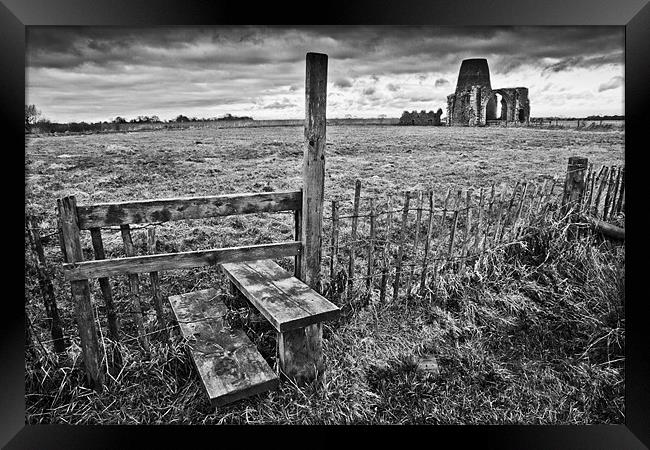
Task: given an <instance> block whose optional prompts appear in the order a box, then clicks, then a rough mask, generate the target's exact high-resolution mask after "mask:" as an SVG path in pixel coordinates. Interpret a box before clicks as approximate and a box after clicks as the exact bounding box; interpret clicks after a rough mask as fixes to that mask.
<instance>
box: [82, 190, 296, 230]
mask: <svg viewBox="0 0 650 450" xmlns="http://www.w3.org/2000/svg"><path fill="white" fill-rule="evenodd" d="M301 208H302V193H301V191H284V192H261V193H251V194H228V195H215V196H209V197H187V198H169V199H155V200H142V201H133V202H118V203H99V204H95V205H79V206H77V215H78V220H79V228H80V229H82V230H87V229H90V228H97V227H106V226H113V225H127V224H138V223H156V222H168V221H171V220H185V219H205V218H208V217H216V216H230V215H235V214H251V213H261V212H277V211H292V210H299V209H301Z"/></svg>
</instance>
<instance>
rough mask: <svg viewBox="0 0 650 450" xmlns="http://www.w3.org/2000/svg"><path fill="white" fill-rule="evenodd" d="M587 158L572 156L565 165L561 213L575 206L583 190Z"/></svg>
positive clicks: (563, 213)
mask: <svg viewBox="0 0 650 450" xmlns="http://www.w3.org/2000/svg"><path fill="white" fill-rule="evenodd" d="M587 162H588V160H587V158H582V157H578V156H572V157H570V158H569V163H568V165H567V172H566V178H565V180H564V194H563V195H562V209H561V211H562V215H565V214H566V213H567V212H568V211H569V210H570V209H571V208H573V207H575V206H577V205H578V204H579V202H580V198H581V197H582V193H583V191H584V190H585V174H586V173H587Z"/></svg>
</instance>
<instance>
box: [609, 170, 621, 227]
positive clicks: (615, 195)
mask: <svg viewBox="0 0 650 450" xmlns="http://www.w3.org/2000/svg"><path fill="white" fill-rule="evenodd" d="M622 172H623V168H622V167H620V166H619V167H618V170H617V173H616V183H615V184H614V189H613V190H612V200H611V208H610V210H609V218H610V219H611V218H612V217H613V216H614V215H615V214H616V202H617V201H618V195H619V192H620V186H621V174H622Z"/></svg>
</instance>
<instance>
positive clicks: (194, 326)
mask: <svg viewBox="0 0 650 450" xmlns="http://www.w3.org/2000/svg"><path fill="white" fill-rule="evenodd" d="M216 297H217V291H216V290H214V289H206V290H202V291H196V292H191V293H188V294H181V295H174V296H170V297H169V303H170V304H171V307H172V311H173V312H174V316H175V318H176V320H177V321H178V325H179V328H180V330H181V333H182V335H183V336H184V337H185V338H186V339H187V340H188V346H189V348H190V354H191V356H192V359H193V360H194V364H195V365H196V368H197V371H198V373H199V376H200V378H201V381H202V383H203V386H204V387H205V390H206V391H207V393H208V397H209V399H210V403H211V405H212V406H213V407H217V406H223V405H225V404H227V403H231V402H234V401H236V400H240V399H242V398H246V397H250V396H252V395H255V394H259V393H262V392H265V391H268V390H271V389H276V388H277V387H278V384H279V381H278V377H277V375H276V374H275V372H273V369H271V368H270V367H269V365H268V364H267V363H266V361H265V360H264V358H263V357H262V355H260V354H259V352H258V351H257V348H256V347H255V345H254V344H253V343H252V342H251V341H250V339H248V337H247V336H246V334H245V333H244V332H243V331H242V330H234V329H232V328H231V327H230V326H229V325H228V323H227V322H226V320H225V319H224V316H225V314H226V312H227V308H226V306H225V305H224V304H223V303H222V302H220V301H216Z"/></svg>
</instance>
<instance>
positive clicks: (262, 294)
mask: <svg viewBox="0 0 650 450" xmlns="http://www.w3.org/2000/svg"><path fill="white" fill-rule="evenodd" d="M221 268H222V270H223V271H224V273H225V274H226V275H227V276H228V278H230V280H231V281H232V282H233V283H234V284H235V285H236V286H237V288H238V289H239V290H240V291H241V292H242V294H244V296H245V297H246V298H247V299H248V300H249V301H250V302H251V303H252V304H253V306H255V307H256V308H257V309H258V310H259V311H260V313H261V314H262V315H263V316H264V317H265V318H266V319H267V320H268V321H269V322H270V323H271V325H273V327H274V328H275V329H276V330H277V331H280V332H284V331H289V330H292V329H296V328H303V327H305V326H307V325H311V324H314V323H318V322H322V321H324V320H330V319H334V318H336V317H338V315H339V312H340V310H339V308H338V307H337V306H336V305H334V304H333V303H331V302H330V301H329V300H327V299H326V298H325V297H323V296H322V295H320V294H319V293H318V292H316V291H314V290H313V289H311V288H310V287H309V286H307V285H306V284H305V283H303V282H302V281H300V280H298V279H297V278H295V277H293V276H292V275H291V274H290V273H289V272H287V271H286V270H284V269H283V268H282V267H280V266H279V265H277V264H276V263H274V262H273V261H271V260H260V261H250V262H240V263H228V264H223V265H222V266H221Z"/></svg>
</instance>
